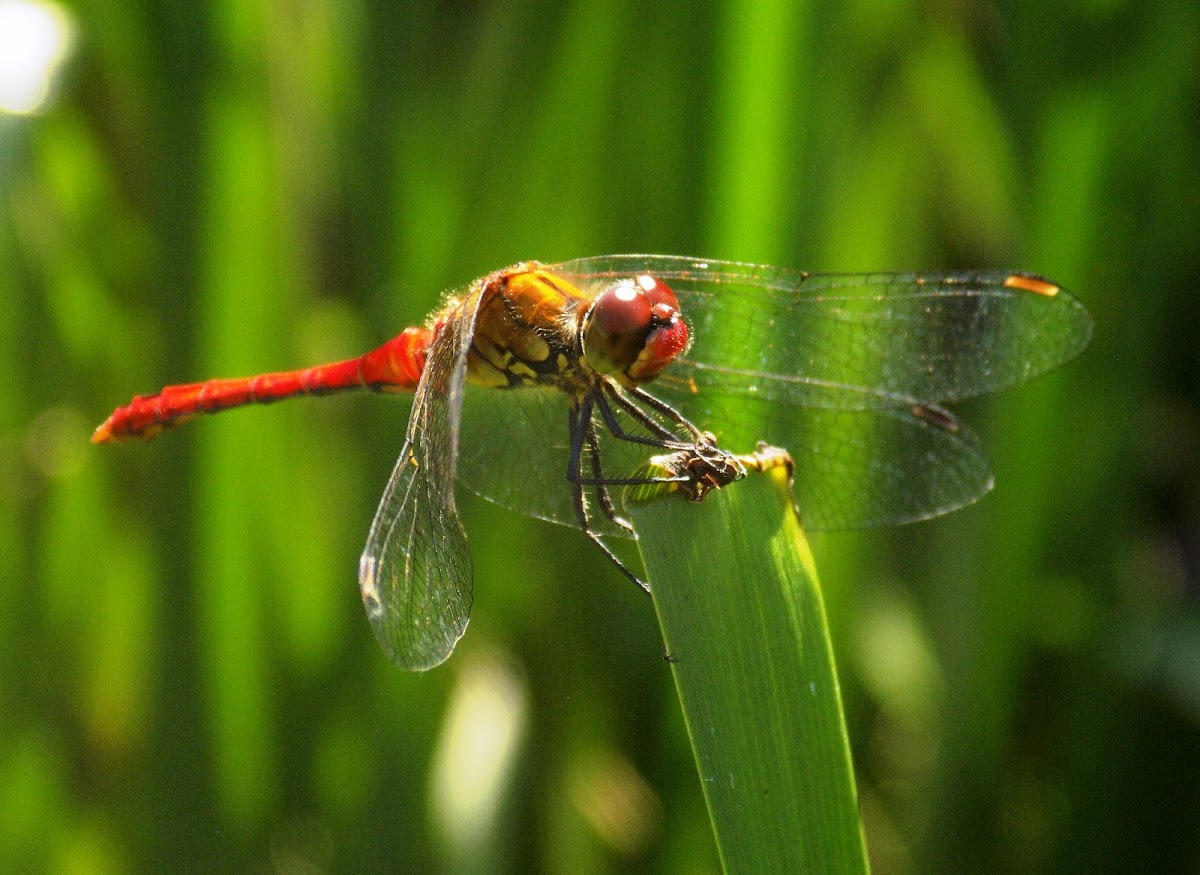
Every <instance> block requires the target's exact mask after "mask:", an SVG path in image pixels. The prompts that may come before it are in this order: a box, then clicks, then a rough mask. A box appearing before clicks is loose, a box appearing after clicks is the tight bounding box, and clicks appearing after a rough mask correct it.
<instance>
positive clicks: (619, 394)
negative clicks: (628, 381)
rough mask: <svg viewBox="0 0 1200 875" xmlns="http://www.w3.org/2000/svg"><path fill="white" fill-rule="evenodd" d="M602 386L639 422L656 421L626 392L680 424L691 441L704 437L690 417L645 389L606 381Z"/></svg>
mask: <svg viewBox="0 0 1200 875" xmlns="http://www.w3.org/2000/svg"><path fill="white" fill-rule="evenodd" d="M604 387H605V389H607V390H608V393H609V394H610V395H612V397H613V400H614V401H616V402H617V404H618V405H619V406H620V407H621V409H622V410H624V411H626V412H627V413H628V414H629V415H631V416H633V417H634V418H635V419H637V420H638V421H639V422H645V421H646V420H647V419H649V420H650V421H651V422H655V423H656V421H655V420H653V419H652V418H651V417H650V416H649V415H648V414H647V413H646V411H644V410H642V408H640V407H638V405H637V404H635V403H634V402H633V400H632V399H631V398H629V397H627V395H626V393H628V395H631V396H633V398H634V399H637V400H638V401H640V402H641V403H642V404H645V405H646V406H647V407H651V408H653V409H654V410H656V411H658V413H659V414H661V415H662V416H663V417H664V418H666V419H668V420H670V421H671V422H674V423H676V424H677V425H679V426H681V427H682V428H683V429H684V430H685V431H687V432H688V433H689V434H690V435H691V436H692V440H693V441H699V440H700V439H701V438H703V437H704V432H702V431H701V430H700V429H699V428H697V427H696V424H695V423H693V422H692V421H691V420H690V419H688V418H687V417H686V416H684V415H683V414H682V413H680V412H679V411H678V410H676V409H675V408H674V407H672V406H671V405H670V404H668V403H667V402H665V401H662V400H660V399H658V398H656V397H655V396H653V395H651V394H650V393H649V392H647V391H646V390H645V389H642V388H641V387H639V386H634V387H632V388H630V389H625V388H622V387H620V386H617V385H615V384H612V383H608V382H606V383H605V384H604ZM656 424H657V423H656ZM659 428H662V426H661V425H659ZM664 430H665V429H664Z"/></svg>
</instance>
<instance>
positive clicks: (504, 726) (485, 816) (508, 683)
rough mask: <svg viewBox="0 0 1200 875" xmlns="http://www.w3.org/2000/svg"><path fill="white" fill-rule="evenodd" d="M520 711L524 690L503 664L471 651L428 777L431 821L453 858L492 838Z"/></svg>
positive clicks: (477, 850) (471, 854)
mask: <svg viewBox="0 0 1200 875" xmlns="http://www.w3.org/2000/svg"><path fill="white" fill-rule="evenodd" d="M526 708H527V703H526V692H525V686H524V684H523V683H522V682H521V680H520V678H519V677H517V675H516V674H514V673H513V671H512V670H511V669H510V668H509V666H508V665H507V664H506V663H505V662H504V661H503V660H501V659H498V658H495V657H492V656H490V655H488V654H487V653H486V652H480V651H478V650H476V652H475V654H474V658H473V659H471V660H469V661H466V662H465V663H464V665H463V667H462V673H461V674H460V675H459V678H458V683H457V684H456V685H455V689H454V693H453V695H452V697H451V700H450V707H449V709H448V711H447V714H446V723H445V726H444V728H443V730H442V737H441V740H440V742H439V744H438V750H437V753H436V754H435V756H434V763H433V770H432V775H431V779H432V780H431V783H432V803H433V811H434V817H435V820H436V822H437V823H438V825H439V827H440V829H441V832H442V836H443V838H444V839H445V841H446V844H447V847H448V848H450V849H453V855H454V856H456V857H461V858H462V859H472V858H476V859H477V855H479V854H482V853H486V852H485V851H484V850H483V849H484V848H485V847H486V846H487V844H488V843H489V842H490V841H492V840H493V839H494V832H495V829H496V822H497V818H498V815H499V810H500V802H501V798H502V796H503V795H504V792H505V790H506V789H507V787H508V782H509V777H510V774H511V772H512V766H513V759H514V757H515V755H516V753H517V750H518V748H519V746H520V740H521V736H522V734H523V729H524V724H525V712H526Z"/></svg>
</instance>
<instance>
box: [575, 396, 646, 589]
mask: <svg viewBox="0 0 1200 875" xmlns="http://www.w3.org/2000/svg"><path fill="white" fill-rule="evenodd" d="M592 406H593V402H592V399H591V396H585V397H584V398H583V400H582V401H580V402H579V403H578V404H575V403H572V404H571V407H570V409H569V410H568V414H567V415H568V430H569V433H570V436H571V453H570V457H569V458H568V461H567V479H568V480H570V481H571V485H572V498H573V500H574V504H575V518H576V520H577V521H578V522H579V528H580V529H582V530H583V533H584V535H586V536H587V538H588V540H589V541H591V542H592V543H593V544H595V545H596V546H597V547H599V548H600V552H601V553H603V554H604V555H605V556H606V557H607V558H608V560H609V561H610V562H611V563H612V564H613V565H615V566H617V569H618V570H619V571H620V572H621V573H622V574H624V575H625V576H626V577H627V578H629V579H630V580H631V581H633V582H634V583H636V584H637V585H638V586H639V587H641V588H642V589H643V590H644V591H645V592H650V587H649V585H648V584H647V583H646V582H645V581H644V580H642V579H641V578H640V577H638V576H637V575H636V574H634V573H633V572H632V571H630V570H629V568H628V566H626V565H625V563H624V562H622V561H621V559H620V557H619V556H617V554H616V553H614V552H613V551H612V549H611V548H610V547H609V546H608V545H607V544H605V543H604V541H602V540H601V539H600V536H599V535H598V534H596V532H595V531H594V530H593V529H592V521H591V519H590V517H589V516H588V510H587V495H586V493H585V492H584V490H585V489H586V482H585V481H586V478H584V477H583V472H582V470H581V469H582V466H583V449H584V444H585V443H587V444H588V446H589V448H590V449H592V450H593V451H594V450H595V449H596V445H595V428H594V426H593V424H592ZM589 433H590V438H589ZM592 470H593V472H594V473H596V472H598V476H597V477H596V478H595V479H596V480H598V481H601V482H600V483H597V484H594V485H596V486H597V493H598V495H599V496H600V505H601V508H602V509H603V510H604V512H605V514H606V515H607V516H609V518H610V519H612V520H613V522H615V523H617V524H618V525H623V526H625V527H627V528H628V527H629V524H628V523H626V522H625V521H624V520H620V519H618V518H617V517H616V516H615V511H614V510H613V508H612V503H611V501H610V500H609V496H608V493H607V491H603V487H604V486H607V485H608V481H605V480H603V470H601V468H600V457H599V456H598V455H596V454H595V453H594V452H593V454H592Z"/></svg>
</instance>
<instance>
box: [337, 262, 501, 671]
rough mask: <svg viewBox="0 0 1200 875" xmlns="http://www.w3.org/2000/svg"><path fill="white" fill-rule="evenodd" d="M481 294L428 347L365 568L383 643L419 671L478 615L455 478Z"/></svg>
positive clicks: (474, 293) (363, 586)
mask: <svg viewBox="0 0 1200 875" xmlns="http://www.w3.org/2000/svg"><path fill="white" fill-rule="evenodd" d="M480 288H481V284H480V283H477V284H476V285H475V286H474V287H473V288H472V290H471V292H470V293H469V294H468V295H467V296H466V297H465V298H464V299H463V300H462V302H461V303H460V305H459V310H458V313H457V315H455V316H454V317H452V318H451V319H450V320H449V321H448V322H447V323H446V326H445V328H444V329H443V330H442V331H441V332H440V333H439V334H438V336H437V337H436V338H435V339H434V341H433V343H432V345H431V346H430V348H429V355H428V358H427V360H426V365H425V369H424V371H423V372H422V374H421V381H420V383H418V385H417V389H416V393H415V395H414V398H413V407H412V413H411V415H410V416H409V421H408V429H407V432H406V433H405V440H404V447H403V449H401V451H400V458H399V459H398V460H397V462H396V467H395V469H394V470H393V471H392V476H391V479H390V480H389V481H388V485H387V489H386V491H385V492H384V495H383V499H382V500H381V501H380V504H379V509H378V511H376V513H375V519H374V521H373V522H372V523H371V532H370V534H369V535H368V537H367V546H366V548H365V549H364V550H363V554H362V558H361V560H360V561H359V588H360V590H361V592H362V597H363V604H364V605H365V606H366V609H367V616H368V618H370V620H371V626H372V628H373V629H374V630H375V636H376V637H377V638H378V639H379V643H380V644H381V645H382V646H383V649H384V651H385V652H386V653H387V655H388V656H389V657H390V658H391V660H392V661H393V662H395V663H396V664H397V665H398V666H400V667H401V668H405V669H409V670H411V671H423V670H425V669H429V668H433V667H434V666H436V665H440V664H441V663H442V662H444V661H445V660H446V658H447V657H448V656H449V655H450V653H451V651H453V650H454V645H455V644H457V643H458V640H459V638H461V637H462V635H463V633H464V632H465V631H466V628H467V621H468V620H469V619H470V614H471V600H472V586H473V584H472V569H471V554H470V550H469V549H468V547H467V539H466V534H465V532H464V531H463V527H462V523H461V522H460V521H459V518H458V510H457V508H456V506H455V502H454V476H455V468H456V462H457V454H458V435H459V426H460V419H461V407H462V396H463V388H464V381H465V378H466V367H467V350H468V349H469V347H470V343H471V336H472V333H473V331H474V326H475V314H476V311H477V309H478V306H479V293H480Z"/></svg>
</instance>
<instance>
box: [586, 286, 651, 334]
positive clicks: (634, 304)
mask: <svg viewBox="0 0 1200 875" xmlns="http://www.w3.org/2000/svg"><path fill="white" fill-rule="evenodd" d="M650 319H651V302H650V300H649V299H648V298H647V297H646V295H645V294H643V293H642V290H641V289H640V288H638V287H637V286H635V285H632V284H630V283H621V284H620V285H617V286H613V287H612V288H610V289H605V290H604V291H603V292H601V293H600V295H599V296H598V297H597V298H596V303H595V304H594V305H593V307H592V326H591V327H592V330H593V331H597V332H599V333H600V334H601V335H603V336H604V337H607V338H608V339H609V340H610V341H613V342H616V341H619V340H620V339H621V338H623V337H628V336H630V335H643V336H644V335H645V333H646V332H647V331H648V330H649V329H650Z"/></svg>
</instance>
